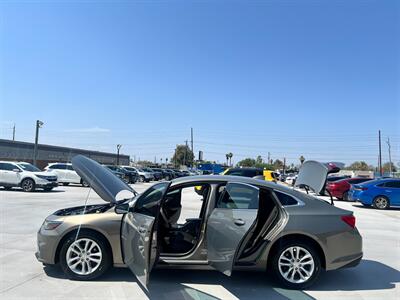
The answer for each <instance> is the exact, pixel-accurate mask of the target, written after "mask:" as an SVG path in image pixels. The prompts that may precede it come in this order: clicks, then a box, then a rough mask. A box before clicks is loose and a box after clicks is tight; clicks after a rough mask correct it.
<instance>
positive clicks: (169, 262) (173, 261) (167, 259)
mask: <svg viewBox="0 0 400 300" xmlns="http://www.w3.org/2000/svg"><path fill="white" fill-rule="evenodd" d="M159 264H167V265H208V260H190V259H188V260H182V259H174V258H171V257H162V256H160V262H159Z"/></svg>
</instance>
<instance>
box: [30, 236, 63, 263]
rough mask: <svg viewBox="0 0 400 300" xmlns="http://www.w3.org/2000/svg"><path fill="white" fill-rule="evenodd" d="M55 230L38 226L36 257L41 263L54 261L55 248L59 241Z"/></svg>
mask: <svg viewBox="0 0 400 300" xmlns="http://www.w3.org/2000/svg"><path fill="white" fill-rule="evenodd" d="M59 236H60V235H59V233H58V232H57V230H44V229H43V228H40V229H39V231H38V233H37V251H36V253H35V256H36V259H37V260H38V261H40V262H41V263H43V264H55V263H56V257H55V255H56V249H57V245H58V242H59Z"/></svg>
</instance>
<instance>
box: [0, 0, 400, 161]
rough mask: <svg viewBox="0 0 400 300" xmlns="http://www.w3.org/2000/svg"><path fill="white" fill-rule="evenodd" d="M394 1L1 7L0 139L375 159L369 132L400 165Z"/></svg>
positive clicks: (154, 151)
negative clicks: (189, 143)
mask: <svg viewBox="0 0 400 300" xmlns="http://www.w3.org/2000/svg"><path fill="white" fill-rule="evenodd" d="M396 2H397V1H323V0H321V1H255V2H249V1H196V2H191V1H154V2H146V1H138V2H135V1H118V2H117V1H62V2H58V3H57V2H52V1H32V2H30V1H13V2H8V1H7V2H2V3H1V4H0V16H1V27H0V29H1V31H0V33H1V39H0V63H1V65H0V71H1V73H0V76H1V77H0V138H10V137H11V133H12V130H11V127H12V126H13V124H14V123H15V124H16V138H17V140H24V141H33V139H34V124H35V120H36V119H40V120H42V121H44V123H45V125H44V127H43V128H42V129H41V133H40V134H41V136H40V141H41V142H43V143H49V144H57V145H68V146H75V147H82V148H90V149H98V150H104V151H115V148H116V144H118V143H121V144H123V147H122V149H121V151H122V152H123V153H126V154H130V155H131V156H132V157H133V156H134V155H135V156H136V158H137V159H138V158H139V157H140V158H141V159H149V160H154V157H155V156H156V157H157V160H159V159H160V158H163V159H165V158H166V157H168V158H170V157H171V156H172V153H173V149H174V146H175V145H176V144H179V143H184V141H185V140H186V139H189V138H190V127H193V128H194V133H195V151H196V152H197V151H198V150H203V151H204V155H205V158H207V159H210V160H217V161H218V160H219V161H224V159H225V158H224V157H225V155H224V154H225V153H227V152H233V154H234V157H233V160H234V161H236V162H237V161H238V160H240V159H242V158H244V157H247V156H253V157H255V156H256V155H258V154H260V155H262V156H263V158H266V157H267V156H268V152H270V153H271V157H272V158H273V159H276V158H279V159H282V158H283V157H286V158H287V160H288V161H289V162H295V163H297V162H298V157H299V156H300V155H304V156H305V157H306V158H307V159H318V160H336V161H344V162H352V161H355V160H365V161H367V162H369V163H371V164H376V161H377V131H378V129H381V130H382V136H383V138H384V139H386V138H387V137H388V136H389V137H390V138H391V142H392V152H393V158H394V160H395V161H396V162H399V160H400V155H399V145H400V121H399V116H400V107H399V106H400V104H399V103H400V92H399V90H400V89H399V82H400V57H399V53H400V47H399V36H400V26H399V25H400V24H399V23H400V21H399V15H400V5H399V4H398V2H397V3H396ZM383 154H384V160H386V159H387V147H386V144H385V143H383Z"/></svg>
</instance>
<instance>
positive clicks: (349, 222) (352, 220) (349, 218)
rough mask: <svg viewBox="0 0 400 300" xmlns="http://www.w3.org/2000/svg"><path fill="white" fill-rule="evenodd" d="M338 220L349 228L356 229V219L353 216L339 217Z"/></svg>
mask: <svg viewBox="0 0 400 300" xmlns="http://www.w3.org/2000/svg"><path fill="white" fill-rule="evenodd" d="M340 218H341V219H342V221H343V222H345V223H346V224H347V225H349V226H350V227H352V228H354V227H356V217H355V216H354V215H348V216H341V217H340Z"/></svg>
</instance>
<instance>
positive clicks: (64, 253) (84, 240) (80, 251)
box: [60, 232, 111, 280]
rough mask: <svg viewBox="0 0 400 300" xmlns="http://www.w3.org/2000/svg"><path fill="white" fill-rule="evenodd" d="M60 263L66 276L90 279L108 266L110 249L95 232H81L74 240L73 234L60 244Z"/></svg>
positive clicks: (100, 273) (99, 274)
mask: <svg viewBox="0 0 400 300" xmlns="http://www.w3.org/2000/svg"><path fill="white" fill-rule="evenodd" d="M60 264H61V268H62V269H63V271H64V273H65V274H66V275H67V276H68V278H70V279H73V280H91V279H94V278H97V277H99V276H101V275H103V274H104V273H105V272H106V271H107V270H108V269H109V268H110V266H111V251H110V249H109V248H108V245H107V243H106V241H105V240H104V238H103V237H101V236H100V235H98V234H96V233H92V232H85V233H82V234H80V235H79V237H78V238H77V239H76V240H75V235H74V234H73V235H71V236H70V237H69V238H68V239H67V240H66V241H65V242H64V244H63V245H62V248H61V251H60Z"/></svg>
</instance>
